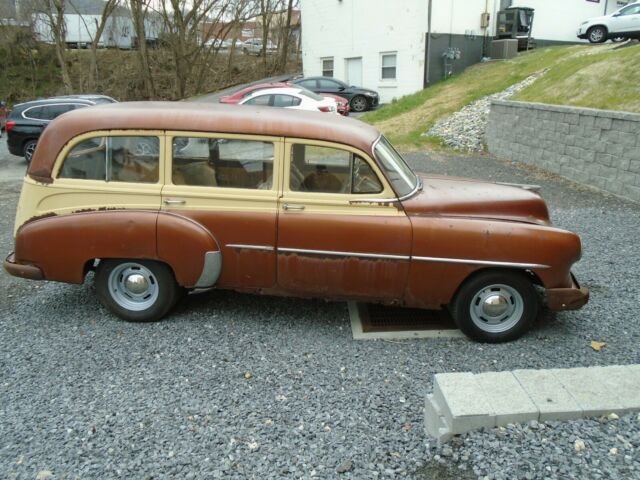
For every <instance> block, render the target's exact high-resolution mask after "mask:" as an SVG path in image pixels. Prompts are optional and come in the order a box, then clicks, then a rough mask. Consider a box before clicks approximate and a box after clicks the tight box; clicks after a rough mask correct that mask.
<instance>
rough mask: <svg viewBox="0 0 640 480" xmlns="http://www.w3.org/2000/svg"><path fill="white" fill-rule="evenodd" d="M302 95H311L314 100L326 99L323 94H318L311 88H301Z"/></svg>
mask: <svg viewBox="0 0 640 480" xmlns="http://www.w3.org/2000/svg"><path fill="white" fill-rule="evenodd" d="M299 93H300V95H304V96H305V97H309V98H311V99H313V100H315V101H316V102H321V101H322V100H324V97H323V96H322V95H318V94H317V93H315V92H312V91H311V90H300V92H299Z"/></svg>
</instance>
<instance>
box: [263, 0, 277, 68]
mask: <svg viewBox="0 0 640 480" xmlns="http://www.w3.org/2000/svg"><path fill="white" fill-rule="evenodd" d="M276 4H277V0H260V20H261V22H262V65H263V68H264V73H265V75H266V74H267V72H268V68H267V44H268V42H269V29H270V28H271V20H272V19H273V12H274V10H275V7H276Z"/></svg>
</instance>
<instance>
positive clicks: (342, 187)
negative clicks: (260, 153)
mask: <svg viewBox="0 0 640 480" xmlns="http://www.w3.org/2000/svg"><path fill="white" fill-rule="evenodd" d="M394 197H395V194H394V192H393V191H392V189H391V188H390V186H389V185H388V184H387V182H386V181H385V180H384V178H383V176H382V175H381V173H380V171H379V169H378V167H377V165H375V163H374V162H373V161H372V160H371V159H370V158H368V156H366V155H364V154H363V153H362V152H359V151H357V150H356V149H352V148H350V147H346V146H343V145H335V144H331V143H328V142H318V141H310V140H309V141H299V140H295V141H294V140H291V141H287V142H285V174H284V185H283V192H282V197H281V199H280V203H279V213H278V286H279V287H280V288H281V289H283V290H285V291H288V292H291V293H295V294H301V295H309V296H324V297H331V298H354V299H362V300H367V299H371V300H379V299H381V300H384V301H387V302H393V301H400V299H401V298H402V296H403V292H404V289H405V285H406V282H407V275H408V270H409V256H410V249H411V224H410V222H409V219H408V218H407V217H406V215H405V213H404V211H403V210H402V207H401V206H400V205H399V204H398V203H393V202H385V200H387V199H393V198H394Z"/></svg>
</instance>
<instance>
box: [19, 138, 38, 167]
mask: <svg viewBox="0 0 640 480" xmlns="http://www.w3.org/2000/svg"><path fill="white" fill-rule="evenodd" d="M37 144H38V141H37V140H29V141H27V142H26V143H25V144H24V146H23V147H22V155H23V156H24V159H25V160H26V161H27V163H31V159H32V158H33V152H35V151H36V145H37Z"/></svg>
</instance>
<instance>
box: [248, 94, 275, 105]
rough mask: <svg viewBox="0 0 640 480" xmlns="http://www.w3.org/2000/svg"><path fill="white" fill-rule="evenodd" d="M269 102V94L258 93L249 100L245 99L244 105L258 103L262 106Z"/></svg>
mask: <svg viewBox="0 0 640 480" xmlns="http://www.w3.org/2000/svg"><path fill="white" fill-rule="evenodd" d="M270 103H271V95H259V96H257V97H254V98H252V99H250V100H247V101H246V102H245V103H244V104H245V105H259V106H262V107H268V106H269V105H270Z"/></svg>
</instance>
